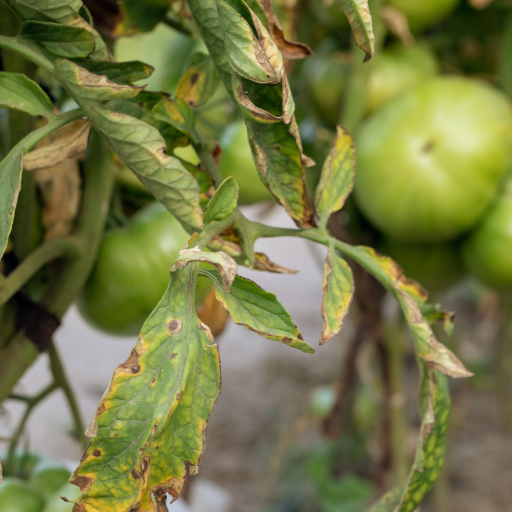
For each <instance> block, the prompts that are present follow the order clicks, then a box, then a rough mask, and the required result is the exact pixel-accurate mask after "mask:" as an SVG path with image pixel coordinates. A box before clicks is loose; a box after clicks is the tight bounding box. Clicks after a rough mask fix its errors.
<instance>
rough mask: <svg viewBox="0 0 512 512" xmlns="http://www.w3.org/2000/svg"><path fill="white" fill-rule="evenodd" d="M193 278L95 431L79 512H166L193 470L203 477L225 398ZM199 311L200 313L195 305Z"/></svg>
mask: <svg viewBox="0 0 512 512" xmlns="http://www.w3.org/2000/svg"><path fill="white" fill-rule="evenodd" d="M191 278H192V273H191V272H190V271H188V270H184V271H180V272H174V273H173V275H172V276H171V282H170V284H169V288H168V289H167V291H166V292H165V295H164V297H163V298H162V300H161V301H160V303H159V304H158V306H157V307H156V308H155V310H154V311H153V313H152V314H151V316H150V317H149V318H148V320H147V321H146V323H145V324H144V326H143V328H142V332H141V334H140V336H139V340H138V341H137V344H136V345H135V348H134V349H133V350H132V353H131V354H130V356H129V357H128V359H127V360H126V361H125V362H124V363H123V364H121V365H120V366H119V367H118V368H117V369H116V371H115V372H114V375H113V377H112V380H111V382H110V385H109V387H108V389H107V391H106V392H105V394H104V396H103V398H102V400H101V402H100V404H99V406H98V410H97V412H96V416H95V418H94V420H93V422H92V424H91V426H90V427H89V431H88V433H89V435H91V436H93V439H92V440H91V444H90V445H89V448H88V449H87V451H86V453H85V454H84V456H83V457H82V460H81V461H80V465H79V466H78V468H77V469H76V470H75V472H74V473H73V475H72V477H71V482H72V483H73V484H75V485H78V486H79V487H80V488H81V490H82V492H84V494H83V496H82V497H80V498H79V499H78V500H76V501H75V506H74V508H73V510H74V511H75V512H106V511H107V510H108V511H109V512H128V511H137V512H157V511H158V512H164V511H166V510H167V507H166V505H165V502H166V495H167V493H169V494H171V495H172V497H173V498H174V499H177V498H178V497H179V496H180V495H181V493H182V491H183V486H184V483H185V475H186V466H185V464H186V463H189V464H190V465H191V467H190V469H189V472H190V473H191V474H195V473H197V471H198V466H199V464H200V462H201V456H202V453H203V450H204V442H205V441H204V440H205V430H206V424H207V421H208V418H209V416H210V413H211V411H212V409H213V406H214V405H215V402H216V400H217V396H218V395H219V392H220V361H219V352H218V348H217V345H216V343H215V340H214V339H213V336H212V334H211V332H210V329H209V328H208V327H207V326H206V325H204V324H203V323H202V322H200V321H199V319H198V318H197V316H196V314H195V309H194V307H193V303H194V298H193V297H191V296H190V295H189V290H190V280H191ZM191 304H192V306H191Z"/></svg>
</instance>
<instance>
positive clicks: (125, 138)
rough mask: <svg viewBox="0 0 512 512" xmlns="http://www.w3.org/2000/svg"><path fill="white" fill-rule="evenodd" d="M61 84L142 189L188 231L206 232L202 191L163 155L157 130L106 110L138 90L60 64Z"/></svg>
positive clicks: (173, 160) (177, 163) (69, 64)
mask: <svg viewBox="0 0 512 512" xmlns="http://www.w3.org/2000/svg"><path fill="white" fill-rule="evenodd" d="M55 64H56V71H57V74H58V79H59V80H60V81H61V82H62V83H63V84H64V86H65V87H66V88H67V89H68V91H69V92H70V94H71V95H72V96H73V98H74V99H75V101H76V102H77V103H78V104H79V105H80V106H81V107H82V109H83V111H84V112H85V114H86V115H87V117H88V118H89V120H90V121H91V123H92V125H93V128H95V129H96V130H97V131H98V132H100V133H101V134H102V136H103V137H104V138H105V139H106V140H107V142H108V143H109V144H110V146H111V147H112V149H113V150H114V151H115V152H116V153H117V155H118V156H119V157H120V158H121V160H122V161H123V162H124V163H125V164H126V165H127V166H128V167H129V168H130V169H131V170H132V171H133V172H135V174H137V176H138V177H139V179H140V180H141V181H142V183H143V184H144V186H145V187H146V188H147V189H148V190H149V191H150V192H151V193H152V194H153V195H154V196H155V197H156V198H157V199H158V200H159V201H160V202H161V203H163V204H164V205H165V206H166V207H167V209H168V210H169V211H170V212H171V213H172V214H173V215H174V216H175V217H176V218H178V219H179V220H180V222H181V223H182V224H183V225H184V227H185V229H187V230H188V231H200V230H201V229H202V224H203V222H202V210H201V207H200V204H199V186H198V184H197V182H196V181H195V180H194V178H193V176H192V175H191V174H190V173H189V172H188V171H187V170H186V169H185V168H184V167H183V165H182V163H181V162H180V161H179V160H178V159H177V158H175V157H173V156H170V155H167V154H166V153H165V150H166V146H165V141H164V139H163V138H162V136H161V135H160V132H159V131H158V130H157V129H156V128H155V127H153V126H151V125H149V124H147V123H145V122H144V121H141V120H139V119H136V118H134V117H131V116H129V115H126V114H122V113H119V112H113V111H112V110H110V109H108V108H107V107H106V106H105V104H104V102H105V101H108V100H116V99H129V98H133V97H135V96H136V95H137V94H138V93H139V91H140V88H136V87H131V86H127V85H118V84H115V83H113V82H111V81H109V80H108V79H107V78H106V77H100V76H98V75H94V74H92V73H90V72H89V71H87V70H86V69H84V68H81V67H80V66H78V65H77V64H75V63H73V62H71V61H68V60H63V59H59V60H57V61H56V63H55Z"/></svg>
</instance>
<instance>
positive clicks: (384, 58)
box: [366, 44, 439, 112]
mask: <svg viewBox="0 0 512 512" xmlns="http://www.w3.org/2000/svg"><path fill="white" fill-rule="evenodd" d="M438 71H439V67H438V64H437V61H436V58H435V56H434V54H433V53H432V51H431V50H430V49H429V48H428V47H427V46H425V45H422V44H415V45H413V46H404V45H396V46H393V47H391V48H389V49H386V50H384V51H383V52H382V53H381V54H380V55H378V56H377V57H376V60H375V64H374V67H373V68H372V70H371V73H370V77H369V81H368V91H367V100H366V102H367V103H366V106H367V111H368V112H373V111H375V110H377V109H378V108H379V107H380V106H382V105H384V103H386V102H387V101H389V100H390V99H392V98H394V97H395V96H398V95H399V94H400V93H403V92H404V91H406V90H407V89H409V88H411V87H413V86H415V85H418V84H420V83H422V82H424V81H425V80H427V79H429V78H432V77H434V76H435V75H436V74H437V73H438Z"/></svg>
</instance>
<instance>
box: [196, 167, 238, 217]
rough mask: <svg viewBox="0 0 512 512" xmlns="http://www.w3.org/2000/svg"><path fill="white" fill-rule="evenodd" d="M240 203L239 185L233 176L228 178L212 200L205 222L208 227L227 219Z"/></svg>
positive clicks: (205, 214)
mask: <svg viewBox="0 0 512 512" xmlns="http://www.w3.org/2000/svg"><path fill="white" fill-rule="evenodd" d="M237 203H238V183H237V182H236V180H235V178H234V177H233V176H230V177H229V178H226V179H225V180H224V181H223V182H222V183H221V184H220V186H219V188H218V189H217V190H216V191H215V194H214V195H213V197H212V198H211V199H210V202H209V203H208V206H207V207H206V211H205V212H204V217H203V222H204V225H205V226H207V225H208V224H211V223H212V222H218V221H221V220H224V219H227V218H228V217H229V216H230V215H231V214H232V213H233V211H234V209H235V208H236V205H237Z"/></svg>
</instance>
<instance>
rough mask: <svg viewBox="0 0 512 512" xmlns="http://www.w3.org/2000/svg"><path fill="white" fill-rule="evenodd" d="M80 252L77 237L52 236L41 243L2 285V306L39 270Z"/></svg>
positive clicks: (0, 291)
mask: <svg viewBox="0 0 512 512" xmlns="http://www.w3.org/2000/svg"><path fill="white" fill-rule="evenodd" d="M79 254H80V248H79V241H78V239H77V238H76V237H65V238H52V239H51V240H48V241H47V242H45V243H43V244H42V245H40V246H39V247H38V248H37V249H36V250H35V251H33V252H32V253H30V254H29V255H28V256H27V257H26V258H25V259H24V260H23V261H22V262H21V264H20V265H18V266H17V267H16V268H15V269H14V270H13V271H12V272H11V273H10V274H9V276H8V277H7V278H6V279H5V281H4V283H3V284H2V285H0V306H1V305H2V304H5V303H6V302H7V301H8V300H9V299H10V298H11V297H12V296H13V295H14V294H15V293H16V292H17V291H18V290H19V289H20V288H21V287H22V286H23V285H24V284H25V283H26V282H27V281H28V280H29V279H30V278H31V277H32V276H33V275H34V274H35V273H36V272H37V271H38V270H40V269H41V268H43V267H44V266H45V265H46V264H47V263H49V262H50V261H53V260H55V259H57V258H61V257H63V256H68V257H73V256H78V255H79Z"/></svg>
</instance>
